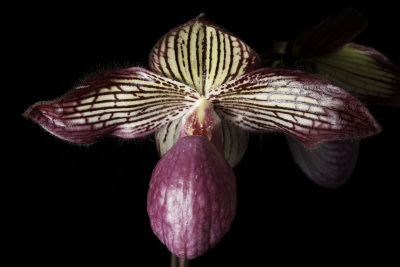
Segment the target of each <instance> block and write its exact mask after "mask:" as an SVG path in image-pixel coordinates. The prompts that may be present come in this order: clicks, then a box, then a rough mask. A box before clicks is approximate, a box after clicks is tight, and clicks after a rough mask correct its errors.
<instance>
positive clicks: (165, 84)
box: [24, 68, 199, 144]
mask: <svg viewBox="0 0 400 267" xmlns="http://www.w3.org/2000/svg"><path fill="white" fill-rule="evenodd" d="M198 98H199V94H198V93H197V92H196V91H195V90H194V89H192V88H190V87H188V86H186V85H184V84H182V83H179V82H176V81H173V80H171V79H169V78H166V77H161V76H160V75H158V74H156V73H153V72H151V71H148V70H146V69H143V68H128V69H120V70H115V71H106V72H102V73H98V74H94V75H91V76H89V77H88V78H86V79H85V80H83V82H82V83H81V84H79V85H78V86H77V87H76V88H74V89H73V90H71V91H70V92H68V93H67V94H65V95H64V96H62V97H60V98H57V99H55V100H53V101H48V102H39V103H36V104H35V105H33V106H32V107H30V108H29V109H28V110H27V111H26V112H25V114H24V115H25V116H26V117H28V118H31V119H33V120H34V121H36V122H37V123H39V124H40V125H41V126H42V127H43V128H45V129H46V130H48V131H49V132H51V133H52V134H54V135H56V136H58V137H60V138H62V139H65V140H67V141H70V142H74V143H84V144H85V143H93V142H95V141H97V140H98V139H99V138H101V137H103V136H106V135H116V136H119V137H122V138H135V137H141V136H145V135H148V134H151V133H153V132H154V131H156V130H157V129H159V128H161V127H162V126H164V125H166V124H168V123H169V122H171V121H173V120H175V119H177V118H179V117H181V116H183V115H184V114H185V113H186V112H187V111H188V110H190V108H191V107H192V106H193V105H194V103H195V102H196V100H198Z"/></svg>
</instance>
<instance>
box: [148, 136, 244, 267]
mask: <svg viewBox="0 0 400 267" xmlns="http://www.w3.org/2000/svg"><path fill="white" fill-rule="evenodd" d="M147 212H148V214H149V217H150V223H151V227H152V229H153V231H154V233H155V234H156V235H157V237H158V238H159V239H160V241H161V242H162V243H164V244H165V245H166V246H167V247H168V249H169V250H170V251H171V252H172V253H173V254H175V255H177V256H178V257H180V258H187V259H192V258H196V257H199V256H201V255H202V254H204V253H205V252H206V251H207V250H208V249H209V248H212V247H214V246H215V245H216V244H217V243H218V242H219V241H220V239H221V238H222V237H223V236H224V235H225V233H226V232H228V230H229V226H230V224H231V222H232V220H233V218H234V217H235V212H236V182H235V176H234V173H233V171H232V169H231V167H230V166H229V164H228V163H227V162H226V160H225V159H224V156H223V155H222V154H221V153H220V152H219V150H218V149H217V148H216V147H215V146H214V145H213V144H212V143H211V142H209V141H208V140H207V139H205V138H204V137H202V136H186V137H183V138H180V139H179V140H178V142H177V143H176V145H175V146H173V147H172V148H171V150H169V151H168V153H167V154H165V156H164V157H162V158H161V160H160V161H159V162H158V164H157V166H156V168H155V169H154V171H153V175H152V177H151V181H150V186H149V191H148V194H147Z"/></svg>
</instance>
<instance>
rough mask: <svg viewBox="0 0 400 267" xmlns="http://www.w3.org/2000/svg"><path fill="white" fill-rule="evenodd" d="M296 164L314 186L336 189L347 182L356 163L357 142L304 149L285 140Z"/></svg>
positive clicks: (338, 142)
mask: <svg viewBox="0 0 400 267" xmlns="http://www.w3.org/2000/svg"><path fill="white" fill-rule="evenodd" d="M287 140H288V144H289V148H290V151H291V152H292V156H293V159H294V161H295V162H296V164H297V165H298V166H299V167H300V169H301V170H302V171H303V172H304V174H305V175H306V176H307V177H308V178H310V179H311V180H312V181H314V182H315V183H316V184H318V185H320V186H323V187H327V188H337V187H339V186H341V185H343V184H345V183H346V182H347V180H348V179H349V178H350V176H351V174H352V172H353V170H354V167H355V165H356V162H357V156H358V148H359V146H360V141H359V140H339V141H330V142H325V143H322V144H320V145H319V146H318V147H317V148H315V149H309V148H306V147H304V146H303V145H302V144H301V143H299V142H298V141H297V140H295V139H294V138H290V137H288V138H287Z"/></svg>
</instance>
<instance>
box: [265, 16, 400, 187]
mask: <svg viewBox="0 0 400 267" xmlns="http://www.w3.org/2000/svg"><path fill="white" fill-rule="evenodd" d="M367 24H368V22H367V20H366V18H365V17H364V16H363V15H362V14H361V13H359V12H358V11H357V10H355V9H352V8H347V9H344V10H342V11H340V12H338V13H336V14H334V15H332V16H330V17H328V18H327V19H325V20H323V21H322V22H320V23H319V24H317V25H316V26H314V27H312V28H311V29H308V30H306V31H304V32H302V33H300V34H298V35H297V36H295V37H294V38H293V39H291V40H290V41H284V42H278V43H276V45H275V48H274V52H273V53H270V54H268V53H266V54H265V55H264V56H265V57H264V58H263V64H264V65H271V66H274V67H284V68H293V69H301V70H304V71H306V72H310V73H314V74H317V75H320V76H321V77H324V78H326V79H328V80H330V81H331V82H332V83H334V84H336V85H338V86H340V87H341V88H343V89H344V90H346V91H348V92H349V93H350V94H352V95H354V96H356V97H357V98H359V99H360V100H362V101H363V102H365V103H366V104H375V105H386V106H400V69H399V68H397V67H395V66H394V65H393V64H392V63H391V62H390V60H389V59H387V58H386V57H385V56H384V55H383V54H382V53H380V52H379V51H377V50H375V49H374V48H372V47H367V46H363V45H360V44H356V43H352V42H351V41H352V40H353V39H354V38H356V37H357V36H358V35H359V34H360V33H361V32H362V31H363V30H364V29H365V27H366V26H367ZM288 144H289V147H290V149H291V152H292V156H293V158H294V160H295V162H296V163H297V165H298V166H299V167H300V169H301V170H302V171H303V172H304V173H305V174H306V176H307V177H309V178H310V179H311V180H313V181H314V182H316V183H317V184H320V185H322V186H325V187H338V186H341V185H343V184H344V183H345V182H346V181H347V180H348V179H349V178H350V176H351V174H352V171H353V169H354V167H355V163H356V160H357V157H358V151H359V146H360V143H359V141H358V140H348V141H345V142H342V141H339V142H338V141H330V142H325V143H323V144H321V145H320V146H319V147H318V148H317V149H314V150H310V149H307V148H304V147H303V146H302V145H301V144H300V143H299V142H297V141H296V140H293V139H292V138H288Z"/></svg>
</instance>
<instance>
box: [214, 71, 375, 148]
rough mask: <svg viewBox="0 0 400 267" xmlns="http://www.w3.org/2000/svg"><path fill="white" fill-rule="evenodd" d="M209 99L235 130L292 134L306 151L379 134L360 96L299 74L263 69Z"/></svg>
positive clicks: (305, 74) (228, 86) (309, 75)
mask: <svg viewBox="0 0 400 267" xmlns="http://www.w3.org/2000/svg"><path fill="white" fill-rule="evenodd" d="M207 98H208V99H209V100H210V101H211V102H212V103H213V104H214V106H215V108H216V110H217V112H219V113H220V115H221V116H222V117H223V118H225V119H228V120H230V121H232V122H233V123H234V124H236V125H237V126H240V127H242V128H244V129H247V130H250V131H256V132H271V131H277V132H283V133H286V134H290V135H292V136H294V137H295V138H296V139H298V140H299V141H301V142H302V143H303V144H304V145H306V146H307V147H314V146H316V145H318V144H319V143H322V142H325V141H330V140H338V139H357V138H362V137H367V136H370V135H372V134H375V133H378V132H379V131H380V127H379V125H378V124H377V123H376V122H375V120H374V118H373V117H372V116H371V114H370V113H369V112H368V110H367V109H366V107H365V106H364V105H363V104H362V103H361V102H360V101H359V100H358V99H357V98H355V97H353V96H351V95H350V94H349V93H347V92H346V91H344V90H343V89H341V88H339V87H337V86H335V85H333V84H332V83H330V82H329V81H327V80H325V79H322V78H320V77H318V76H315V75H311V74H307V73H304V72H300V71H291V70H278V69H269V68H264V69H260V70H257V71H254V72H251V73H248V74H246V75H243V76H241V77H239V78H237V79H235V80H233V81H231V82H229V83H227V84H224V85H222V86H220V87H218V88H215V89H213V90H212V91H210V92H209V94H208V95H207Z"/></svg>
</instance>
